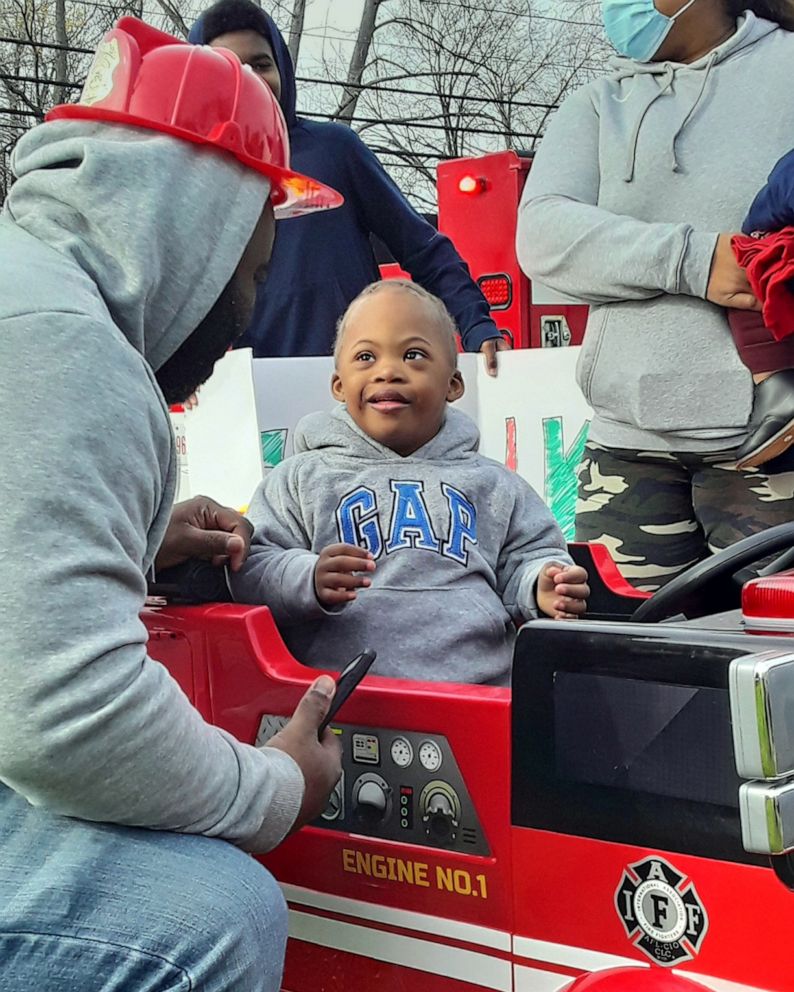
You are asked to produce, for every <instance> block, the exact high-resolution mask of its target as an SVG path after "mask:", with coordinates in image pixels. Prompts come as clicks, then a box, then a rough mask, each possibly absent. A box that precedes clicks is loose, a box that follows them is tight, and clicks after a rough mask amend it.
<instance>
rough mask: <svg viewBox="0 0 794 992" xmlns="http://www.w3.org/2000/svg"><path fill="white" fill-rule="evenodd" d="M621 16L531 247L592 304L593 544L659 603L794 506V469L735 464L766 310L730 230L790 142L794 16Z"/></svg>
mask: <svg viewBox="0 0 794 992" xmlns="http://www.w3.org/2000/svg"><path fill="white" fill-rule="evenodd" d="M745 7H748V8H750V9H744V8H745ZM603 17H604V26H605V29H606V32H607V36H608V37H609V39H610V40H611V42H612V44H613V45H614V47H615V48H616V49H617V51H618V53H619V56H620V57H619V58H617V59H616V60H615V61H614V62H613V64H612V66H611V71H610V72H609V74H608V75H607V76H605V77H604V78H602V79H598V80H595V81H593V82H591V83H589V84H587V85H586V86H584V87H582V88H581V89H580V90H578V91H577V92H575V93H574V94H572V96H570V97H569V98H568V99H567V100H566V101H565V103H564V104H563V105H562V107H561V108H560V110H559V111H558V112H557V114H556V115H555V117H554V118H553V120H552V122H551V124H550V126H549V129H548V132H547V134H546V136H545V138H544V140H543V142H542V144H541V147H540V150H539V152H538V155H537V157H536V159H535V162H534V165H533V168H532V171H531V172H530V175H529V179H528V181H527V184H526V187H525V190H524V194H523V197H522V201H521V205H520V208H519V211H520V212H519V223H518V234H517V251H518V257H519V261H520V263H521V265H522V268H523V269H524V271H525V272H526V273H527V274H528V275H529V276H530V277H531V278H533V279H535V280H536V281H538V282H541V283H544V284H546V285H548V286H550V287H552V288H553V289H556V290H557V291H559V292H562V293H566V294H568V295H570V296H573V297H576V298H578V299H581V300H583V301H585V302H587V303H588V304H589V305H590V316H589V320H588V326H587V334H586V337H585V342H584V345H583V347H582V351H581V354H580V357H579V363H578V369H577V377H578V381H579V385H580V387H581V388H582V390H583V392H584V395H585V397H586V398H587V400H588V402H589V403H590V405H591V407H592V408H593V414H594V416H593V421H592V425H591V428H590V437H589V440H588V444H587V448H586V451H585V455H584V459H583V462H582V465H581V466H580V469H579V502H578V506H577V527H576V537H577V540H583V541H600V542H602V543H604V544H606V545H607V546H608V547H609V548H610V550H611V552H612V554H613V557H614V558H615V560H616V562H617V564H618V566H619V568H620V569H621V571H622V572H623V574H624V576H625V577H626V578H627V579H628V580H629V581H630V582H632V583H633V584H634V585H635V586H637V587H639V588H643V589H648V590H653V589H656V588H658V587H660V586H661V585H663V584H664V583H665V582H667V581H669V579H671V578H673V577H674V576H675V575H677V574H678V573H679V572H681V571H682V570H683V569H685V568H686V567H687V566H689V565H691V564H693V563H695V562H696V561H699V560H701V559H703V558H705V557H707V556H708V555H709V554H710V553H711V552H712V551H714V550H718V549H720V548H723V547H727V546H728V545H730V544H732V543H733V542H735V541H737V540H739V539H740V538H742V537H744V536H747V535H748V534H752V533H754V532H756V531H759V530H763V529H765V528H767V527H770V526H772V525H774V524H778V523H782V522H784V521H788V520H790V519H791V518H792V513H794V475H793V474H790V473H775V472H773V471H771V470H770V469H769V468H765V467H763V466H762V467H761V468H760V469H746V470H739V469H737V467H736V451H737V449H738V448H739V447H740V446H741V445H742V444H743V443H744V442H745V441H746V439H747V434H748V432H747V425H748V419H749V416H750V412H751V407H752V399H753V379H752V376H751V374H750V372H749V371H748V369H747V368H746V367H745V366H744V365H743V364H742V362H741V360H740V358H739V356H738V354H737V352H736V349H735V348H734V346H733V343H732V339H731V335H730V330H729V326H728V319H727V308H735V309H742V310H748V311H749V310H758V309H760V304H759V302H758V300H757V299H756V297H755V296H754V295H753V293H752V290H751V287H750V284H749V282H748V279H747V276H746V274H745V272H744V270H743V269H742V268H740V266H739V264H738V262H737V261H736V259H735V257H734V255H733V252H732V250H731V237H732V234H733V232H736V231H739V230H740V228H741V225H742V221H743V220H744V217H745V214H746V212H747V205H748V204H749V203H750V202H751V200H752V199H753V197H754V195H755V194H756V192H757V190H758V189H759V187H760V186H762V185H763V182H764V180H765V178H766V176H767V173H768V172H769V169H770V167H771V165H772V164H773V163H774V162H775V161H776V160H777V159H778V158H779V157H780V156H781V154H783V153H784V152H785V151H787V150H788V149H789V148H790V146H791V135H792V133H794V97H789V96H788V94H790V93H794V89H793V88H792V85H791V84H792V83H794V33H792V32H794V4H792V3H791V2H790V0H657V2H656V4H654V2H653V0H604V3H603ZM773 97H774V98H773ZM737 126H740V128H741V140H739V139H738V135H737V130H736V129H737Z"/></svg>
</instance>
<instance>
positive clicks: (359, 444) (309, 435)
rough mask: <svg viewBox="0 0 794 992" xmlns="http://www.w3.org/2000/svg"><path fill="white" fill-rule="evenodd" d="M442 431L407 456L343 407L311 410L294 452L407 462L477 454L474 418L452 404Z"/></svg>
mask: <svg viewBox="0 0 794 992" xmlns="http://www.w3.org/2000/svg"><path fill="white" fill-rule="evenodd" d="M443 428H444V429H443V430H440V431H439V432H438V434H436V436H435V437H433V438H431V439H430V440H429V441H428V442H427V444H425V445H423V446H422V447H421V448H419V449H417V450H416V451H415V452H414V453H413V454H412V455H408V456H407V457H405V456H403V455H398V454H397V452H396V451H392V449H391V448H387V447H386V446H385V445H383V444H380V443H379V442H378V441H375V440H374V439H373V438H371V437H370V436H369V435H368V434H365V433H364V431H362V430H361V428H360V427H359V426H358V424H356V422H355V421H354V420H353V418H352V417H351V416H350V414H349V413H348V411H347V408H346V407H344V406H339V407H337V408H336V409H335V410H334V411H333V412H332V413H331V415H330V416H329V415H328V414H327V413H310V414H308V416H306V417H303V418H302V419H301V420H300V421H299V422H298V425H297V427H296V428H295V440H294V446H295V452H296V454H297V453H298V452H303V451H322V452H323V453H324V454H327V455H329V456H333V455H335V454H336V455H338V456H339V457H344V458H352V459H357V458H361V459H363V460H364V461H366V462H367V464H372V462H373V461H384V462H387V461H394V462H400V463H405V462H407V461H409V460H410V459H420V460H422V461H445V462H450V461H466V460H468V459H471V458H473V457H474V456H475V455H476V454H477V448H478V447H479V444H480V432H479V431H478V429H477V425H476V424H475V423H474V421H473V420H472V419H471V418H470V417H468V416H466V414H465V413H462V412H461V411H460V410H455V409H454V408H453V407H447V411H446V415H445V418H444V422H443Z"/></svg>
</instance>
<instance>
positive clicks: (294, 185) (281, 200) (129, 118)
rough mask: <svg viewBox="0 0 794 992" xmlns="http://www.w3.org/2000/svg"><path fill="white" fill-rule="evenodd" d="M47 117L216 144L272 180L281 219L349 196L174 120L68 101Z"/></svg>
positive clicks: (328, 206) (330, 205)
mask: <svg viewBox="0 0 794 992" xmlns="http://www.w3.org/2000/svg"><path fill="white" fill-rule="evenodd" d="M44 119H45V120H46V121H55V120H92V121H97V120H99V121H107V122H108V123H113V124H128V125H129V126H130V127H140V128H143V129H145V130H147V131H159V132H160V133H162V134H170V135H172V136H173V137H175V138H181V139H182V140H183V141H190V142H192V143H193V144H194V145H206V146H207V147H210V148H215V149H216V150H218V151H219V152H220V153H221V154H227V155H231V156H233V157H234V158H236V159H237V160H238V161H239V162H242V163H243V165H245V166H247V167H248V168H249V169H254V170H255V171H256V172H259V173H261V174H262V175H263V176H267V178H268V179H269V180H270V181H271V184H272V189H271V193H270V199H271V201H272V203H273V212H274V214H275V217H276V219H277V220H285V219H287V218H289V217H302V216H304V215H305V214H312V213H315V212H317V211H319V210H333V209H334V208H335V207H341V206H342V204H343V203H344V202H345V198H344V197H343V196H342V194H341V193H338V192H337V191H336V190H335V189H332V188H331V187H330V186H326V185H325V183H321V182H318V181H317V180H316V179H312V178H311V177H310V176H304V175H303V174H302V173H300V172H293V170H292V169H284V168H281V167H280V166H277V165H272V164H271V163H270V162H263V161H262V160H261V159H258V158H254V157H253V156H252V155H247V154H246V153H245V152H244V151H243V150H242V149H239V150H234V151H232V150H231V149H224V148H220V147H219V146H218V145H217V144H216V143H215V142H213V141H210V140H209V139H208V138H205V137H203V136H202V135H198V134H195V133H194V132H192V131H185V130H182V129H181V128H178V127H174V126H173V125H170V124H165V123H160V122H152V121H150V120H144V119H143V118H140V117H135V116H134V115H133V114H126V113H123V112H121V111H118V110H108V109H105V108H102V107H97V106H86V105H84V104H79V103H65V104H61V105H60V106H58V107H53V108H52V110H50V111H48V113H47V114H46V115H45V118H44Z"/></svg>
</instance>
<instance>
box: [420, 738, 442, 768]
mask: <svg viewBox="0 0 794 992" xmlns="http://www.w3.org/2000/svg"><path fill="white" fill-rule="evenodd" d="M441 760H442V758H441V748H440V747H439V746H438V744H436V742H435V741H422V743H421V744H420V745H419V763H420V764H421V766H422V768H426V769H427V770H428V771H429V772H435V771H438V769H439V768H440V767H441Z"/></svg>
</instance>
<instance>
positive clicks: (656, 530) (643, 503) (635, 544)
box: [576, 441, 794, 591]
mask: <svg viewBox="0 0 794 992" xmlns="http://www.w3.org/2000/svg"><path fill="white" fill-rule="evenodd" d="M578 479H579V493H578V500H577V504H576V540H577V541H597V542H598V543H600V544H605V545H606V546H607V547H608V548H609V550H610V552H611V554H612V557H613V558H614V559H615V562H616V563H617V566H618V568H619V569H620V571H621V572H622V574H623V575H624V576H625V578H626V579H627V581H628V582H630V583H631V584H632V585H633V586H636V587H637V588H638V589H645V590H648V591H653V590H655V589H658V588H659V587H660V586H663V585H664V584H665V582H668V581H669V580H670V579H672V578H673V577H674V576H675V575H678V573H679V572H682V571H683V570H684V569H685V568H687V567H688V566H689V565H693V564H694V563H695V562H698V561H700V560H701V559H703V558H706V557H707V556H708V555H709V554H710V553H711V552H713V551H718V550H720V549H721V548H726V547H728V545H730V544H733V543H734V542H735V541H738V540H740V539H741V538H743V537H747V536H748V535H749V534H755V533H757V532H758V531H761V530H764V529H765V528H767V527H772V526H774V525H775V524H782V523H785V522H787V521H790V520H794V472H785V473H781V474H779V475H769V474H764V472H763V471H761V470H759V469H749V470H747V471H743V472H739V471H737V470H736V469H735V468H734V466H733V463H732V462H730V461H726V456H725V454H724V453H723V454H717V455H692V454H678V455H674V454H665V453H663V452H649V451H626V450H624V449H622V448H602V447H601V446H600V445H598V444H594V443H593V442H592V441H588V442H587V445H586V447H585V451H584V458H583V461H582V463H581V465H580V466H579V470H578Z"/></svg>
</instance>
